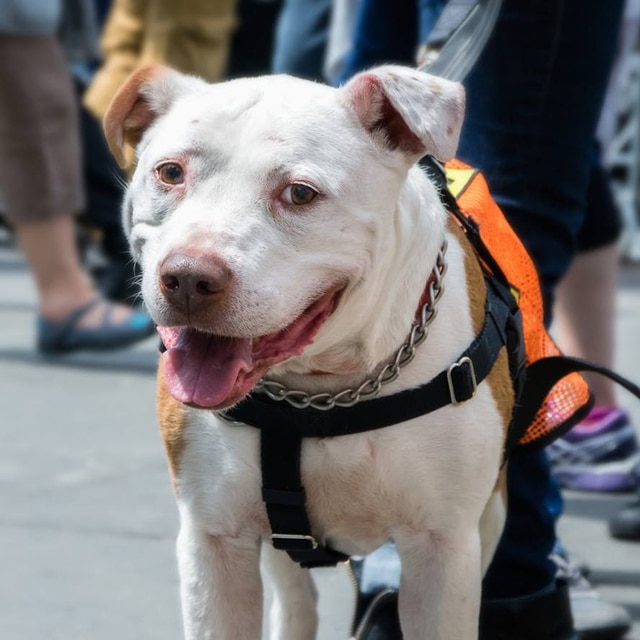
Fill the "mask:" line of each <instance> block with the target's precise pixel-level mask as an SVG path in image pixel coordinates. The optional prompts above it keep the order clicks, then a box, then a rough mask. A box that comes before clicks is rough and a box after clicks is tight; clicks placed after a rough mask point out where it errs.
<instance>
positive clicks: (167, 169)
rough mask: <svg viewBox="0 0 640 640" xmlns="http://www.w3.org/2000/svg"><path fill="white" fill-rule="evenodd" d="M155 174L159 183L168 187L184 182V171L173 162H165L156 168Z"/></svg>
mask: <svg viewBox="0 0 640 640" xmlns="http://www.w3.org/2000/svg"><path fill="white" fill-rule="evenodd" d="M156 174H157V175H158V178H159V179H160V181H161V182H164V183H165V184H170V185H176V184H182V183H183V182H184V170H183V169H182V167H181V166H180V165H179V164H177V163H175V162H165V163H163V164H161V165H158V166H157V167H156Z"/></svg>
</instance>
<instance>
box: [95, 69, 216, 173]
mask: <svg viewBox="0 0 640 640" xmlns="http://www.w3.org/2000/svg"><path fill="white" fill-rule="evenodd" d="M203 85H204V82H203V81H202V80H200V79H199V78H194V77H192V76H186V75H183V74H182V73H178V72H177V71H174V70H173V69H170V68H168V67H163V66H160V65H148V66H146V67H141V68H139V69H137V70H136V71H134V72H133V73H132V74H131V75H130V76H129V78H128V79H127V80H126V81H125V83H124V84H123V85H122V86H121V87H120V89H119V90H118V93H116V95H115V96H114V98H113V100H112V101H111V104H110V105H109V107H108V108H107V112H106V114H105V116H104V123H103V125H104V133H105V137H106V139H107V143H108V144H109V149H111V153H113V155H114V157H115V159H116V160H117V161H118V164H119V165H120V166H121V167H123V168H125V167H126V165H127V164H128V163H127V153H126V149H127V147H130V148H134V149H135V147H136V146H137V145H138V143H139V142H140V139H141V138H142V135H143V134H144V132H145V131H146V130H147V129H148V128H149V127H150V126H151V124H152V123H153V122H154V120H155V119H156V118H158V117H159V116H161V115H163V114H164V113H166V112H167V111H168V110H169V107H170V106H171V105H172V104H173V102H174V101H175V100H176V99H177V98H178V97H179V96H181V95H184V94H186V93H187V92H188V91H192V90H194V89H196V88H198V87H201V86H203Z"/></svg>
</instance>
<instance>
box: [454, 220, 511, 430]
mask: <svg viewBox="0 0 640 640" xmlns="http://www.w3.org/2000/svg"><path fill="white" fill-rule="evenodd" d="M447 229H448V231H449V232H450V233H452V234H453V235H454V236H455V237H456V238H457V240H458V241H459V242H460V244H461V246H462V248H463V249H464V252H465V260H464V267H465V272H466V280H467V290H468V292H469V306H470V309H469V312H470V313H471V324H472V326H473V330H474V331H475V332H476V333H479V332H480V330H481V329H482V326H483V324H484V305H485V300H486V297H487V287H486V284H485V282H484V276H483V274H482V269H481V268H480V264H479V262H478V258H477V257H476V254H475V251H474V249H473V247H472V246H471V243H470V242H469V240H468V239H467V237H466V235H465V233H464V231H463V230H462V228H461V227H460V226H459V225H458V224H457V223H456V222H455V221H454V220H453V219H452V218H449V220H448V223H447ZM487 383H488V384H489V387H490V388H491V393H492V395H493V398H494V400H495V401H496V404H497V405H498V411H499V412H500V415H501V416H502V423H503V428H504V436H505V439H506V436H507V427H508V426H509V423H510V422H511V415H512V413H513V403H514V400H515V398H514V392H513V384H512V382H511V373H510V372H509V362H508V359H507V350H506V348H503V349H502V350H501V351H500V354H499V355H498V359H497V360H496V363H495V365H494V367H493V369H492V371H491V373H490V374H489V376H488V377H487Z"/></svg>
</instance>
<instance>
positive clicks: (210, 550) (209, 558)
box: [177, 524, 262, 640]
mask: <svg viewBox="0 0 640 640" xmlns="http://www.w3.org/2000/svg"><path fill="white" fill-rule="evenodd" d="M177 547H178V569H179V572H180V595H181V599H182V615H183V618H184V631H185V638H186V640H259V638H260V637H261V631H262V629H261V628H262V581H261V578H260V541H259V538H258V537H257V536H255V537H254V536H240V537H237V538H232V537H228V536H212V535H209V534H207V533H205V532H203V531H200V530H198V529H195V528H193V527H192V526H189V525H185V524H183V525H182V526H181V527H180V534H179V535H178V544H177Z"/></svg>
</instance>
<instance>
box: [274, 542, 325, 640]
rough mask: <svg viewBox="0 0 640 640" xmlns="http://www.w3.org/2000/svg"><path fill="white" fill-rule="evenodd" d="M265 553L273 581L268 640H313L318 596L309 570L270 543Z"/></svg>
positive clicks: (316, 620)
mask: <svg viewBox="0 0 640 640" xmlns="http://www.w3.org/2000/svg"><path fill="white" fill-rule="evenodd" d="M262 553H263V560H264V567H265V569H266V572H267V575H268V576H269V578H270V579H271V580H272V582H273V604H272V605H271V611H270V615H269V630H270V634H269V640H314V638H315V637H316V630H317V626H318V613H317V610H316V604H317V601H318V594H317V591H316V587H315V584H314V583H313V580H312V578H311V574H310V573H309V570H308V569H303V568H302V567H300V566H298V565H297V564H296V563H295V562H293V560H291V558H289V556H288V555H287V554H286V553H285V552H284V551H279V550H277V549H274V548H273V547H272V546H271V545H269V544H265V546H264V549H263V552H262Z"/></svg>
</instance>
